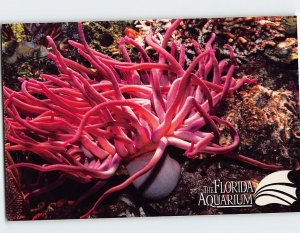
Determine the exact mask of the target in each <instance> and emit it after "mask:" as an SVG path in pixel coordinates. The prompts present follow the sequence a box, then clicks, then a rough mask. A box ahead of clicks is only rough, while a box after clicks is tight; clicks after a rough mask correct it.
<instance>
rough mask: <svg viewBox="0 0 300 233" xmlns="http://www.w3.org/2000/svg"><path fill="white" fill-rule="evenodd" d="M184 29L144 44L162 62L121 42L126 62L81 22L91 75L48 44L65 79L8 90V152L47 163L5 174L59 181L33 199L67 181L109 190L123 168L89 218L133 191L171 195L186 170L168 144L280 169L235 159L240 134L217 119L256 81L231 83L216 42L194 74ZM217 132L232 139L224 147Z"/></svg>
mask: <svg viewBox="0 0 300 233" xmlns="http://www.w3.org/2000/svg"><path fill="white" fill-rule="evenodd" d="M180 23H181V20H175V21H174V22H173V24H172V25H171V26H170V27H169V29H168V30H167V31H166V33H165V35H164V37H163V40H162V43H161V44H159V43H158V42H157V41H156V40H155V39H153V37H152V34H151V33H149V34H148V35H147V37H146V38H145V42H146V43H147V45H148V46H151V47H152V48H153V50H155V51H156V52H157V54H158V61H154V60H153V57H150V56H149V55H148V54H147V52H146V51H145V49H144V48H143V47H142V46H140V45H139V44H138V43H137V42H136V41H135V40H133V39H131V38H129V37H124V38H121V40H120V42H119V48H120V52H121V54H122V55H123V57H124V61H118V60H115V59H112V58H111V57H109V56H106V55H104V54H102V53H100V52H98V51H95V50H93V49H92V48H91V47H90V46H89V45H88V43H87V42H86V39H85V37H84V32H83V27H82V24H81V23H78V30H79V35H80V40H81V43H78V42H75V41H69V44H70V45H71V46H73V47H74V48H76V49H77V51H78V53H79V54H80V55H81V56H82V57H84V58H85V59H86V60H87V61H89V62H90V64H91V66H92V67H93V68H88V67H86V66H84V65H82V64H79V63H77V62H75V61H72V60H69V59H67V58H64V57H63V56H62V55H61V53H60V52H59V51H58V49H57V47H56V45H55V43H54V41H53V39H52V38H51V37H47V39H48V43H49V45H50V46H51V47H52V50H53V52H49V53H48V57H49V58H50V59H52V60H53V61H54V62H55V63H56V65H57V67H58V70H59V72H60V74H59V75H50V74H42V75H41V80H42V81H38V80H35V79H28V80H27V79H24V78H19V81H20V82H21V83H22V84H21V90H20V91H18V92H17V91H13V90H11V89H9V88H7V87H5V86H4V87H3V93H4V96H5V102H4V108H5V114H6V115H5V136H6V141H7V143H6V144H5V150H6V152H7V153H9V152H11V151H28V152H30V153H32V154H34V155H36V156H39V157H40V158H42V159H43V161H44V164H43V165H39V164H35V163H34V162H32V161H28V162H20V163H15V164H13V165H10V166H9V167H8V169H15V168H20V167H27V168H32V169H35V170H38V171H40V172H42V173H46V172H51V171H56V172H58V173H60V174H61V175H60V178H59V179H58V180H57V181H56V182H54V183H53V184H49V185H48V186H45V187H43V188H41V189H38V190H35V191H32V192H29V193H28V194H26V198H29V197H30V196H33V195H37V194H40V193H43V192H47V191H49V190H50V189H53V188H55V187H57V186H58V185H59V184H61V183H62V181H63V180H64V179H66V178H68V179H72V180H75V181H77V182H79V183H91V182H94V181H95V180H96V181H97V182H96V184H95V186H94V187H93V188H92V190H91V191H90V192H95V191H97V190H100V189H104V185H105V184H106V182H107V181H109V180H110V178H111V177H112V176H114V174H115V172H116V171H117V169H118V168H119V167H120V165H121V164H124V165H125V166H126V168H127V169H128V174H129V177H128V178H127V179H126V180H125V181H124V182H122V183H120V184H117V185H115V186H112V187H111V188H107V189H106V190H103V193H102V195H101V196H100V197H99V199H98V200H97V201H96V203H95V204H94V206H93V207H92V208H91V209H90V210H89V211H88V212H87V213H86V214H84V215H83V216H81V217H82V218H85V217H88V216H90V215H91V214H92V212H93V211H94V210H95V209H96V208H97V207H98V206H99V204H100V203H101V202H102V201H103V200H104V199H105V198H106V197H107V196H108V195H110V194H112V193H114V192H116V191H119V190H121V189H124V188H125V187H127V186H129V185H130V184H132V183H133V184H134V185H135V186H136V187H137V188H138V189H139V190H140V192H141V193H142V194H143V195H144V196H145V197H147V198H150V199H160V198H163V197H166V196H167V195H169V194H170V193H171V192H172V191H173V189H174V188H175V187H176V184H177V182H178V179H179V177H180V165H179V164H178V163H177V162H176V161H175V160H174V159H172V158H171V157H169V155H168V154H167V153H166V148H167V147H168V146H172V147H175V148H180V149H182V150H183V151H184V154H183V155H184V156H186V157H187V158H196V157H197V156H198V154H199V153H205V154H208V155H209V154H211V155H224V156H227V157H230V158H235V159H238V160H241V161H243V162H246V163H249V164H252V165H254V166H257V167H260V168H262V169H273V170H278V169H281V166H277V165H267V164H264V163H261V162H259V161H256V160H253V159H251V158H248V157H246V156H243V155H240V154H237V153H235V152H234V151H235V150H236V149H237V147H238V145H239V136H238V133H237V131H236V129H235V128H234V126H233V125H231V124H230V123H229V122H227V121H225V120H223V119H220V118H219V117H217V116H216V114H217V113H218V110H219V109H220V107H222V104H223V103H224V101H225V100H226V96H227V95H228V94H229V93H232V92H234V91H236V90H237V89H239V88H240V87H241V86H242V85H243V84H252V83H255V82H256V80H255V79H248V78H247V77H241V78H238V79H235V78H233V73H234V68H235V65H236V62H235V57H234V52H233V49H232V48H231V47H230V46H227V48H228V50H229V52H230V60H231V62H228V61H226V60H222V61H220V62H218V61H217V59H216V56H215V52H216V48H215V47H214V46H213V42H214V39H215V35H214V34H212V35H211V38H210V39H209V40H208V41H207V43H206V46H205V48H204V49H202V50H201V49H200V47H199V45H198V44H197V43H196V42H195V41H193V45H194V47H195V51H196V52H197V54H198V55H197V56H196V57H195V59H194V60H193V61H192V62H191V64H190V65H189V66H188V67H187V65H186V63H185V58H186V57H185V46H184V45H183V44H181V45H180V44H178V43H176V41H173V42H170V43H169V40H170V37H171V35H172V33H173V32H174V30H175V29H176V27H177V26H178V25H179V24H180ZM125 43H127V44H129V45H132V46H134V47H135V48H136V49H137V50H138V52H139V57H140V61H139V62H132V61H131V59H130V56H129V54H128V52H127V50H126V47H125ZM168 47H170V48H171V49H170V52H169V51H168V50H167V48H168ZM220 125H222V126H223V127H225V128H226V129H227V130H228V132H230V135H231V139H230V140H229V142H227V143H226V144H222V145H221V144H220V143H219V137H220V130H219V126H220ZM88 195H89V194H86V195H84V196H82V197H81V198H80V199H79V200H78V201H77V203H78V202H80V201H81V200H83V199H84V198H85V197H87V196H88Z"/></svg>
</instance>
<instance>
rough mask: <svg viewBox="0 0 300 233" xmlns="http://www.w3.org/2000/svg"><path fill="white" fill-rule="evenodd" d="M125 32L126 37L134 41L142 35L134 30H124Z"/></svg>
mask: <svg viewBox="0 0 300 233" xmlns="http://www.w3.org/2000/svg"><path fill="white" fill-rule="evenodd" d="M124 32H125V35H126V36H128V37H130V38H132V39H135V38H136V37H138V36H139V35H140V34H141V33H140V32H137V31H136V30H134V29H132V28H128V27H127V28H125V30H124Z"/></svg>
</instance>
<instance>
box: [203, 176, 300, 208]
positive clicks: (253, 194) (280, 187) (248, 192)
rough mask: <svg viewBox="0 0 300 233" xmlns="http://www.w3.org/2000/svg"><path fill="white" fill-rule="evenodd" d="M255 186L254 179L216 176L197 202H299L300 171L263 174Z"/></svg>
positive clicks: (216, 204) (241, 204)
mask: <svg viewBox="0 0 300 233" xmlns="http://www.w3.org/2000/svg"><path fill="white" fill-rule="evenodd" d="M255 186H256V185H253V183H252V182H251V181H226V182H223V181H221V180H220V179H216V180H213V181H212V184H211V185H208V186H203V190H202V192H200V196H199V202H198V205H199V206H211V207H215V208H239V207H252V206H254V205H256V206H265V205H269V204H279V205H285V206H291V205H293V204H294V203H295V202H296V201H297V203H298V204H299V201H298V198H297V188H299V187H300V171H296V170H294V171H291V170H285V171H277V172H274V173H271V174H269V175H267V176H266V177H264V178H263V179H262V180H261V181H260V182H259V184H258V185H257V186H256V188H255ZM298 190H299V189H298ZM298 195H299V194H298Z"/></svg>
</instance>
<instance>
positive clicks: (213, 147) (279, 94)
mask: <svg viewBox="0 0 300 233" xmlns="http://www.w3.org/2000/svg"><path fill="white" fill-rule="evenodd" d="M1 27H2V28H1V41H2V43H1V57H2V59H1V66H2V74H1V77H2V100H3V102H2V106H3V125H4V132H3V138H4V141H3V144H4V155H3V160H4V165H5V194H6V195H5V199H6V203H5V204H6V217H7V220H10V221H16V220H49V219H79V218H117V217H118V218H119V217H147V216H183V215H220V214H247V213H275V212H300V121H299V78H298V77H299V73H298V40H297V18H296V16H284V17H283V16H272V17H271V16H268V17H238V18H203V19H202V18H199V19H155V20H128V21H99V22H92V21H91V22H64V23H15V24H3V25H2V26H1Z"/></svg>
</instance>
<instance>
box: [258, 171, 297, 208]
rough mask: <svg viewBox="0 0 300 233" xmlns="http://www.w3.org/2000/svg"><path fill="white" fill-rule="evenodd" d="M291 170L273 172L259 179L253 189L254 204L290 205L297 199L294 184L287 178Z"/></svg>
mask: <svg viewBox="0 0 300 233" xmlns="http://www.w3.org/2000/svg"><path fill="white" fill-rule="evenodd" d="M291 172H292V171H289V170H286V171H278V172H274V173H272V174H270V175H268V176H266V177H265V178H263V179H262V180H261V182H260V183H259V184H258V186H257V188H256V191H255V204H256V205H258V206H265V205H268V204H281V205H286V206H290V205H292V204H293V203H294V202H295V201H296V200H297V194H296V190H297V187H296V185H295V184H294V183H293V182H292V181H291V180H290V179H289V174H291Z"/></svg>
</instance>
